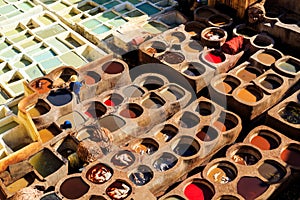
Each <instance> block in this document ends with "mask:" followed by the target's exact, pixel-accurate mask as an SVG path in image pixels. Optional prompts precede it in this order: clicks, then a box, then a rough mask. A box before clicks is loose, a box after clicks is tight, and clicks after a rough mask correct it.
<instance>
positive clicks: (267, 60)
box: [257, 53, 276, 65]
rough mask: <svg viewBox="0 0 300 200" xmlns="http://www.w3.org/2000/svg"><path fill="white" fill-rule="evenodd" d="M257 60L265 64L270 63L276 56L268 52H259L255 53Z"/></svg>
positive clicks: (273, 61)
mask: <svg viewBox="0 0 300 200" xmlns="http://www.w3.org/2000/svg"><path fill="white" fill-rule="evenodd" d="M257 58H258V60H259V61H260V62H261V63H263V64H265V65H272V64H273V63H275V61H276V58H275V57H274V56H272V55H270V54H268V53H260V54H258V55H257Z"/></svg>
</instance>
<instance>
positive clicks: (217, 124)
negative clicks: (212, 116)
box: [214, 121, 227, 132]
mask: <svg viewBox="0 0 300 200" xmlns="http://www.w3.org/2000/svg"><path fill="white" fill-rule="evenodd" d="M214 126H215V127H216V128H217V129H219V130H220V131H222V132H225V131H226V129H227V128H226V126H225V125H224V124H223V123H222V122H219V121H215V122H214Z"/></svg>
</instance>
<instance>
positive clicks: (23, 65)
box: [14, 58, 32, 68]
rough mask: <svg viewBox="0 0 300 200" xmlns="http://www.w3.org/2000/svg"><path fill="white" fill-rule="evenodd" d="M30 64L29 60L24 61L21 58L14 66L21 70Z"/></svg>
mask: <svg viewBox="0 0 300 200" xmlns="http://www.w3.org/2000/svg"><path fill="white" fill-rule="evenodd" d="M31 63H32V62H30V61H29V60H26V59H24V58H22V59H21V60H20V61H18V62H16V63H15V64H14V66H15V67H17V68H23V67H27V66H28V65H30V64H31Z"/></svg>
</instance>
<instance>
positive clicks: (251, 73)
mask: <svg viewBox="0 0 300 200" xmlns="http://www.w3.org/2000/svg"><path fill="white" fill-rule="evenodd" d="M262 73H263V71H262V70H260V69H258V68H255V67H252V66H248V67H246V68H244V69H242V70H240V71H239V72H238V73H237V76H238V77H239V78H241V79H242V80H243V81H246V82H250V81H252V80H254V79H256V78H257V77H258V76H260V75H261V74H262Z"/></svg>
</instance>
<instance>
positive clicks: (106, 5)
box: [103, 1, 119, 9]
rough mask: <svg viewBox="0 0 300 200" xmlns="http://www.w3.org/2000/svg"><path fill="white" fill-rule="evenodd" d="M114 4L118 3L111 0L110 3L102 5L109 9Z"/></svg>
mask: <svg viewBox="0 0 300 200" xmlns="http://www.w3.org/2000/svg"><path fill="white" fill-rule="evenodd" d="M116 5H119V2H116V1H112V2H110V3H107V4H105V5H103V6H104V7H105V8H107V9H110V8H112V7H114V6H116Z"/></svg>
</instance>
